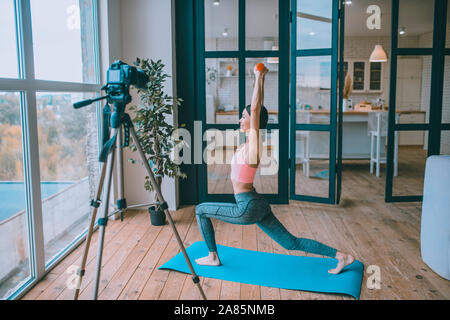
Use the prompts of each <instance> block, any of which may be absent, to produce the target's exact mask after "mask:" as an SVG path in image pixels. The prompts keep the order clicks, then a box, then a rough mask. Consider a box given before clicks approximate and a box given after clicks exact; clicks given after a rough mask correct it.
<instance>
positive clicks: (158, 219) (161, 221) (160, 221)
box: [148, 206, 166, 226]
mask: <svg viewBox="0 0 450 320" xmlns="http://www.w3.org/2000/svg"><path fill="white" fill-rule="evenodd" d="M148 213H150V221H151V223H152V225H153V226H163V225H165V224H166V214H165V213H164V211H163V210H161V208H160V207H159V206H151V207H149V208H148Z"/></svg>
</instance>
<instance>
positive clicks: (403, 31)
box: [398, 27, 406, 35]
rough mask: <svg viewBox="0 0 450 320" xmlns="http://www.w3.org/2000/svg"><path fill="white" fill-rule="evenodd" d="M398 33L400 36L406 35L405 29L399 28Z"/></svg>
mask: <svg viewBox="0 0 450 320" xmlns="http://www.w3.org/2000/svg"><path fill="white" fill-rule="evenodd" d="M398 33H400V34H401V35H403V34H405V33H406V28H405V27H401V28H400V31H399V32H398Z"/></svg>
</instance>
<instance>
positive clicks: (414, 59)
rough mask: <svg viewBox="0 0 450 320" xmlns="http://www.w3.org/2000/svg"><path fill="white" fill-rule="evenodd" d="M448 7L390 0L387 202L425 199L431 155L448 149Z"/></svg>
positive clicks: (435, 0) (441, 1) (440, 2)
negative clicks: (426, 179)
mask: <svg viewBox="0 0 450 320" xmlns="http://www.w3.org/2000/svg"><path fill="white" fill-rule="evenodd" d="M448 12H449V9H448V1H447V0H432V1H419V2H412V1H408V0H392V30H391V61H390V70H391V74H390V91H389V93H390V96H389V126H388V149H387V151H388V152H387V170H386V195H385V201H386V202H410V201H422V199H423V183H424V177H425V167H426V161H427V158H428V157H430V156H432V155H439V154H448V153H449V150H450V149H449V148H447V147H446V146H447V145H449V142H448V141H449V139H448V135H446V133H447V132H448V131H446V130H448V129H449V126H448V123H447V122H448V120H447V117H446V114H447V110H449V109H450V108H449V105H448V101H446V100H448V99H445V98H446V97H448V92H449V90H448V86H446V85H445V80H446V79H448V63H447V64H446V57H448V55H449V54H450V52H449V49H448V47H449V40H448V39H449V35H448V32H447V34H446V29H448V27H446V24H447V25H448V24H449V19H450V18H449V14H448ZM416 21H424V23H423V24H422V25H421V28H416V29H415V28H414V27H415V26H416V25H415V24H416ZM446 37H447V38H446ZM414 39H416V41H412V40H414ZM446 76H447V77H446ZM447 82H448V81H447Z"/></svg>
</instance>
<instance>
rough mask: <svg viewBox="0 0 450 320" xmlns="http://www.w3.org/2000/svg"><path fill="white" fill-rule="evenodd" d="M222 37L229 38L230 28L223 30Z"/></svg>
mask: <svg viewBox="0 0 450 320" xmlns="http://www.w3.org/2000/svg"><path fill="white" fill-rule="evenodd" d="M222 35H223V36H224V37H228V28H225V29H223V32H222Z"/></svg>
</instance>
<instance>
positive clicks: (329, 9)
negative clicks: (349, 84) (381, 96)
mask: <svg viewBox="0 0 450 320" xmlns="http://www.w3.org/2000/svg"><path fill="white" fill-rule="evenodd" d="M339 6H340V4H339V1H334V0H322V1H313V0H292V2H291V11H292V12H293V14H292V25H291V115H290V117H291V132H290V158H291V166H290V167H291V170H290V197H291V198H292V199H296V200H303V201H311V202H320V203H329V204H334V203H336V196H338V198H339V194H337V193H336V175H337V173H339V175H338V181H337V182H338V186H337V189H338V190H339V192H340V181H341V179H340V167H341V161H340V159H339V158H338V157H339V156H341V154H342V152H337V151H339V150H338V148H337V147H339V149H341V148H342V143H341V142H342V139H340V140H338V139H337V133H338V132H337V118H338V117H337V116H338V108H337V105H338V100H339V101H342V99H338V98H339V97H338V90H337V78H338V52H339V47H338V45H339V38H338V35H339V33H338V30H339V28H338V27H339V25H338V23H339V12H340V10H339ZM342 29H343V26H342ZM341 39H342V40H343V36H342V38H341ZM342 42H343V41H342ZM341 49H342V47H341ZM342 52H343V51H342ZM339 66H340V68H339V69H340V71H341V72H340V75H341V76H340V78H343V77H342V74H343V72H342V71H343V63H342V61H341V62H340V63H339ZM342 82H343V80H341V82H340V83H342ZM341 87H342V86H341ZM339 93H342V92H341V90H339ZM339 109H341V108H339ZM340 127H341V128H342V126H340ZM340 132H342V130H341V131H340ZM337 142H340V143H337ZM337 160H338V161H337ZM336 161H337V163H336Z"/></svg>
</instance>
